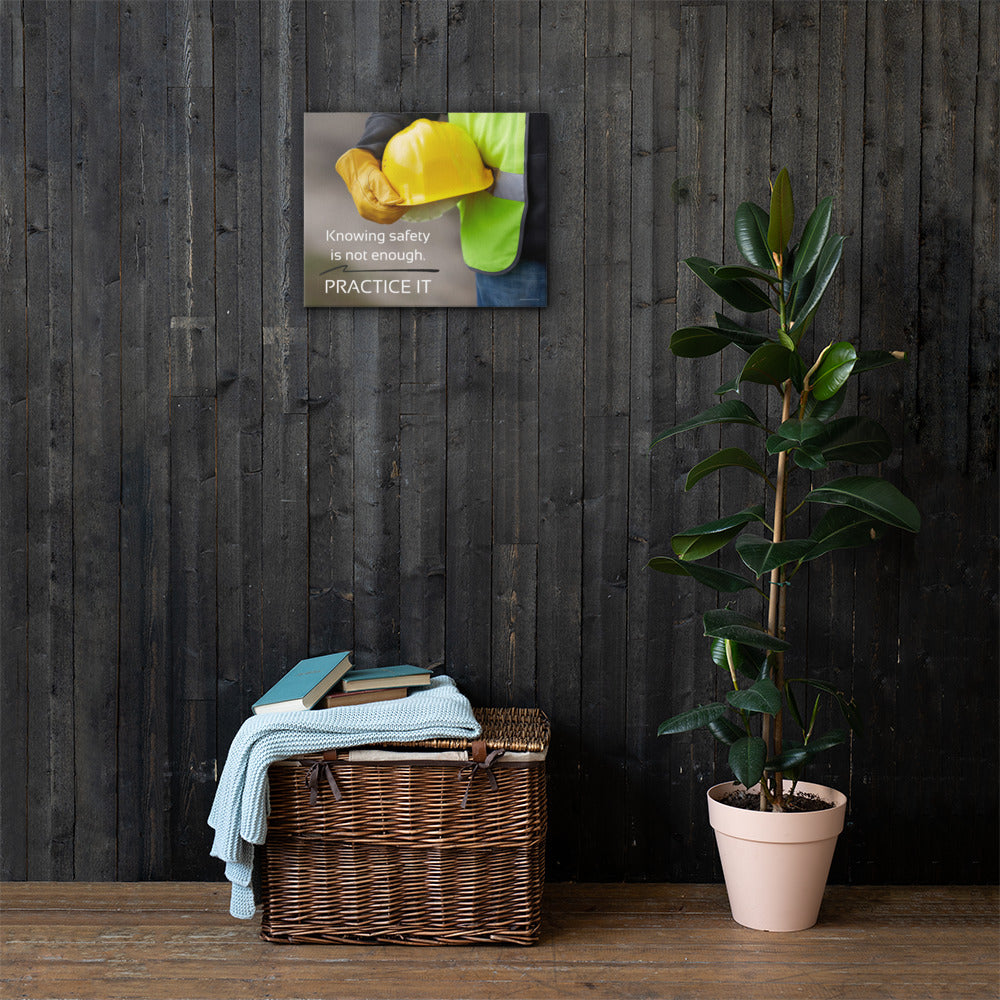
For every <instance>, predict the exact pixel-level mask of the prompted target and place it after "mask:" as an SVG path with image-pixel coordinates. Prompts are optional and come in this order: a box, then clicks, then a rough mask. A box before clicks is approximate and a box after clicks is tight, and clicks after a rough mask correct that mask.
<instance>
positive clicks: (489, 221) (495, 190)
mask: <svg viewBox="0 0 1000 1000" xmlns="http://www.w3.org/2000/svg"><path fill="white" fill-rule="evenodd" d="M448 120H449V121H450V122H453V123H454V124H456V125H461V126H462V128H464V129H465V130H466V131H467V132H468V133H469V135H471V136H472V139H473V141H474V142H475V144H476V146H477V148H478V149H479V155H480V156H481V157H482V158H483V163H485V164H486V166H488V167H490V168H491V169H492V170H493V171H494V173H495V174H496V177H497V180H496V183H495V184H494V186H493V187H492V188H491V189H490V190H489V191H481V192H479V193H478V194H473V195H469V196H468V197H466V198H463V199H462V200H461V201H460V202H459V203H458V209H459V213H460V214H461V217H462V222H461V238H462V257H463V258H464V259H465V263H466V264H467V265H468V266H469V267H471V268H472V269H473V270H474V271H482V272H483V273H485V274H503V273H504V272H505V271H509V270H510V269H511V268H512V267H514V266H515V265H516V264H517V261H518V258H519V257H520V254H521V241H522V238H523V234H524V223H525V219H526V218H527V204H526V202H527V157H528V116H527V115H526V114H522V113H508V112H496V113H483V114H477V113H449V115H448Z"/></svg>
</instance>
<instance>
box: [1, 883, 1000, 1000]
mask: <svg viewBox="0 0 1000 1000" xmlns="http://www.w3.org/2000/svg"><path fill="white" fill-rule="evenodd" d="M227 901H228V891H227V890H226V888H224V887H221V886H218V885H211V884H207V885H206V884H201V885H191V884H187V885H185V884H179V883H158V884H150V885H134V884H117V885H103V886H94V885H87V884H77V885H73V886H58V885H56V886H53V885H44V884H38V883H28V884H23V885H18V886H12V885H4V886H3V903H4V912H5V920H4V925H3V930H2V934H3V938H2V941H3V946H4V958H5V961H4V970H3V973H4V993H3V995H4V996H5V997H10V998H15V997H16V998H24V1000H28V998H41V997H48V996H53V995H58V996H73V997H79V998H81V1000H84V998H91V997H93V998H97V997H101V998H125V997H129V998H131V997H138V996H139V995H140V994H141V996H143V997H149V998H158V997H176V996H178V995H191V996H195V995H202V994H205V993H212V994H216V993H219V994H223V993H224V994H225V995H226V996H230V997H248V998H252V997H259V996H260V995H261V993H262V992H264V993H267V994H268V995H269V996H273V997H276V998H284V997H301V996H304V995H305V996H312V995H321V994H322V993H324V992H329V989H330V976H331V969H333V970H335V971H334V973H333V974H335V975H336V978H337V989H336V993H337V995H338V996H345V997H358V998H365V1000H381V998H385V1000H389V998H397V997H398V998H403V997H407V998H413V997H419V998H423V997H427V998H435V1000H443V998H444V1000H447V998H450V997H474V998H499V997H523V998H526V1000H528V998H532V1000H556V998H563V997H584V996H594V995H598V996H602V997H618V998H623V1000H626V998H640V997H649V996H667V995H669V996H677V997H691V998H713V1000H714V998H717V997H718V996H720V995H729V994H730V993H733V992H739V994H740V995H741V996H746V997H748V998H750V1000H756V998H777V1000H784V998H791V997H799V996H802V995H803V991H804V990H805V991H808V995H809V996H813V997H821V998H831V1000H832V998H836V997H844V996H866V997H876V996H877V997H886V998H889V1000H918V998H921V1000H922V998H923V997H926V996H928V995H933V996H935V997H943V998H962V1000H987V998H989V997H992V996H994V995H995V992H996V984H997V979H998V973H1000V970H998V967H997V961H996V952H995V947H994V944H995V927H996V920H997V916H998V899H997V892H996V888H995V887H954V888H942V889H923V890H921V889H909V888H906V889H898V888H895V889H894V888H885V887H874V888H866V889H859V888H846V887H834V888H830V889H828V890H827V893H826V897H825V900H824V904H823V909H822V911H821V914H820V921H819V923H818V924H817V925H816V926H815V927H813V928H811V929H809V930H806V931H801V932H799V933H797V934H795V935H782V936H781V940H780V941H776V940H775V936H774V935H772V934H767V933H766V932H762V931H751V930H747V929H746V928H742V927H739V926H737V925H736V924H734V923H733V922H732V920H731V918H730V916H729V912H728V906H727V902H726V897H725V890H724V889H723V888H722V887H721V886H705V885H643V886H635V885H590V886H585V885H565V886H562V885H553V886H549V887H547V890H546V903H545V910H544V916H543V931H542V939H541V942H540V943H539V944H538V945H537V946H535V947H533V948H505V947H489V946H483V947H473V948H407V947H391V946H383V947H378V946H365V945H359V946H335V945H307V946H302V947H282V946H276V945H271V944H267V943H265V942H263V941H261V940H260V939H259V938H258V937H257V933H256V932H257V928H256V926H255V922H247V923H240V922H239V921H235V920H233V919H232V918H231V917H229V915H228V913H227V912H226V910H227ZM137 979H139V980H140V981H139V982H138V983H137Z"/></svg>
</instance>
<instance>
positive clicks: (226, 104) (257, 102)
mask: <svg viewBox="0 0 1000 1000" xmlns="http://www.w3.org/2000/svg"><path fill="white" fill-rule="evenodd" d="M212 18H213V21H212V23H213V69H212V72H213V88H214V96H215V100H214V109H213V110H214V124H215V131H214V136H215V147H214V154H215V164H214V171H215V269H216V287H217V291H216V356H215V363H216V383H217V387H216V407H217V408H216V420H217V425H218V435H217V456H216V487H217V491H218V492H217V500H216V502H217V506H218V541H217V552H216V558H217V579H218V592H217V594H216V600H217V602H218V609H219V610H218V657H219V659H218V668H217V669H218V707H217V715H218V737H217V738H218V759H219V762H220V765H221V763H222V762H223V761H224V759H225V756H226V753H227V750H228V747H229V743H230V742H231V740H232V738H233V736H234V735H235V734H236V731H237V730H238V729H239V727H240V725H241V723H242V722H243V720H244V719H245V718H246V716H247V713H248V711H249V706H250V705H252V704H253V703H254V702H255V701H256V700H257V698H258V697H260V695H261V693H262V692H263V690H264V664H263V594H264V568H263V565H262V559H263V557H262V551H263V496H262V493H263V488H262V483H263V479H264V472H263V454H262V440H263V430H262V423H263V422H262V419H261V412H262V407H263V374H262V371H263V350H264V346H263V345H264V341H263V332H262V331H263V322H262V319H261V308H262V307H261V288H262V278H261V273H262V266H263V265H262V257H261V242H262V222H261V155H262V154H261V149H262V145H263V142H264V138H263V136H262V134H261V93H262V89H261V69H260V65H261V63H260V46H261V42H260V18H259V17H258V16H254V15H253V14H252V13H251V12H250V11H248V10H245V9H243V8H242V7H241V6H238V5H236V4H232V3H219V4H216V5H215V6H214V7H213V12H212Z"/></svg>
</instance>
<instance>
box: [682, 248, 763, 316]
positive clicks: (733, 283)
mask: <svg viewBox="0 0 1000 1000" xmlns="http://www.w3.org/2000/svg"><path fill="white" fill-rule="evenodd" d="M684 263H685V264H687V266H688V267H689V268H691V270H692V271H694V273H695V274H696V275H697V276H698V278H700V279H701V280H702V281H703V282H704V283H705V284H706V285H708V287H709V288H711V289H712V291H713V292H715V294H716V295H719V296H721V297H722V298H723V299H725V301H726V302H728V303H729V304H730V305H731V306H733V307H734V308H736V309H739V310H740V311H741V312H749V313H753V312H762V311H763V310H764V309H770V308H771V299H770V298H769V297H768V295H767V293H766V292H765V291H763V290H762V289H760V288H758V286H757V285H755V284H754V283H753V282H751V281H745V280H742V279H737V280H730V279H724V278H719V277H716V275H715V268H716V267H719V266H720V265H719V264H715V263H713V262H712V261H710V260H706V259H705V258H704V257H688V258H687V260H685V261H684Z"/></svg>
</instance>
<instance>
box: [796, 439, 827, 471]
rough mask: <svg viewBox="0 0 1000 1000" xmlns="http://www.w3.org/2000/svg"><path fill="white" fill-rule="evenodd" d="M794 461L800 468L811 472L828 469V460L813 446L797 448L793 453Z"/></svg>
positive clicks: (807, 445)
mask: <svg viewBox="0 0 1000 1000" xmlns="http://www.w3.org/2000/svg"><path fill="white" fill-rule="evenodd" d="M792 459H793V460H794V461H795V464H796V465H797V466H799V468H801V469H808V470H809V471H810V472H816V471H818V470H819V469H825V468H826V459H825V458H824V457H823V452H821V451H819V450H818V449H817V448H816V447H815V446H814V445H812V444H804V445H802V447H800V448H796V449H795V451H793V452H792Z"/></svg>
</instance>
